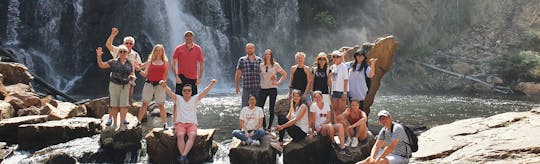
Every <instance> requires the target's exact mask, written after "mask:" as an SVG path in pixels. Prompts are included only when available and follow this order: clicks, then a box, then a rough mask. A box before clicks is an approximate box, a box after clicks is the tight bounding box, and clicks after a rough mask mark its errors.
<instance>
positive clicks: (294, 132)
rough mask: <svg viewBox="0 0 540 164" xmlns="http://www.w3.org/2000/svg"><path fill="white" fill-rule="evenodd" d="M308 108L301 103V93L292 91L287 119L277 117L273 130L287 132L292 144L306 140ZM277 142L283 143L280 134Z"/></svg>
mask: <svg viewBox="0 0 540 164" xmlns="http://www.w3.org/2000/svg"><path fill="white" fill-rule="evenodd" d="M307 110H308V107H307V106H306V104H304V103H302V91H300V90H297V89H295V90H293V91H292V101H291V108H290V109H289V113H288V114H287V117H285V116H284V115H278V124H279V125H278V126H276V128H275V130H277V131H281V130H287V133H289V136H291V137H292V139H293V140H292V141H293V142H298V141H301V140H303V139H304V138H306V135H307V133H308V129H309V123H308V114H307ZM279 142H281V143H282V142H283V136H282V135H281V134H280V136H279Z"/></svg>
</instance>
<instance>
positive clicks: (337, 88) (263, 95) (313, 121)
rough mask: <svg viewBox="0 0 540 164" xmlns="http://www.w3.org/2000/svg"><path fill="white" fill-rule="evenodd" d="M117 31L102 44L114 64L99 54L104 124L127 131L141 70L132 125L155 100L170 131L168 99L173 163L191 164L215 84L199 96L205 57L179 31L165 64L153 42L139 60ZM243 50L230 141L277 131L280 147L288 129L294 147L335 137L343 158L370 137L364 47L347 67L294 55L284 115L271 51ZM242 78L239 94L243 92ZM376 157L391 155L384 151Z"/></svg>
mask: <svg viewBox="0 0 540 164" xmlns="http://www.w3.org/2000/svg"><path fill="white" fill-rule="evenodd" d="M117 34H118V29H117V28H112V30H111V34H110V36H109V38H108V39H107V42H106V47H107V48H108V50H109V51H110V53H111V55H112V57H113V58H112V59H110V60H109V61H107V62H103V61H102V54H103V50H102V48H101V47H98V48H97V49H96V54H97V63H98V66H99V68H101V69H110V71H111V73H110V75H109V76H110V82H109V94H110V108H109V114H110V117H109V119H108V120H107V122H106V125H107V126H112V127H113V129H115V130H116V129H117V128H118V130H120V131H123V130H125V129H126V124H127V121H126V120H125V119H126V115H127V108H128V107H129V106H130V103H131V102H132V95H133V87H134V86H135V79H136V76H135V73H136V72H139V74H140V75H141V76H143V77H145V78H146V80H145V83H144V87H143V92H142V102H143V105H142V106H141V108H140V111H139V115H138V123H137V126H140V124H141V123H140V122H141V120H142V118H143V117H144V114H145V113H146V108H147V107H148V104H149V103H150V101H151V100H152V99H153V100H154V101H155V102H156V103H157V105H158V107H159V109H160V117H161V119H162V121H163V128H164V129H167V128H168V125H167V113H166V111H165V107H164V103H165V99H166V95H168V96H169V97H170V98H171V99H172V100H173V101H174V113H173V121H174V124H175V125H174V132H175V135H176V136H177V141H178V145H177V146H178V150H179V152H180V156H179V157H178V161H179V162H181V163H188V159H187V154H188V153H189V151H190V149H191V147H192V146H193V142H194V140H195V137H196V134H197V126H198V122H197V116H196V108H197V105H198V102H199V101H200V100H201V99H202V98H204V97H205V96H206V95H207V94H208V92H210V90H211V89H212V87H213V86H214V85H215V84H216V82H217V81H216V80H215V79H213V80H211V82H210V84H209V85H208V86H207V87H206V88H205V89H204V90H203V91H202V92H201V93H200V94H198V92H197V90H198V89H197V86H198V85H200V84H201V79H202V75H203V72H204V55H203V53H202V49H201V47H200V46H199V45H197V44H195V43H194V42H193V40H194V34H193V32H191V31H186V32H185V33H184V40H185V42H184V43H182V44H180V45H178V46H177V47H176V48H175V50H174V52H173V59H172V61H171V63H170V65H169V60H168V58H167V55H166V53H165V49H164V47H163V45H161V44H157V45H155V46H154V47H153V49H152V52H151V53H150V54H149V56H148V60H147V61H146V62H142V61H141V57H140V55H139V54H138V53H137V52H136V51H135V50H133V46H134V44H135V39H134V38H133V37H131V36H128V37H125V38H124V40H123V44H122V45H119V46H114V45H113V44H112V42H113V40H114V38H115V37H116V35H117ZM245 50H246V55H245V56H242V57H240V59H239V60H238V63H237V65H236V75H235V84H236V93H237V94H239V93H240V92H241V99H242V101H241V106H242V109H241V111H240V118H239V120H240V129H239V130H234V131H233V136H234V137H236V138H238V139H240V140H242V141H243V143H245V144H249V145H259V144H260V139H261V138H262V137H263V136H264V135H265V134H266V132H269V131H271V130H272V129H274V130H276V131H279V139H278V142H277V143H273V144H272V146H274V147H276V148H278V149H280V148H281V146H282V144H283V139H284V135H285V131H286V132H287V133H288V134H289V136H290V137H291V138H292V142H297V141H300V140H303V139H304V138H306V137H307V136H310V137H313V136H315V135H318V134H321V135H325V136H330V137H329V138H330V140H331V141H330V142H335V141H334V139H333V138H334V135H335V134H336V132H337V134H338V138H339V147H340V148H341V151H342V152H343V153H347V152H346V149H345V148H346V147H347V146H350V147H356V146H357V145H358V143H359V142H362V141H363V140H365V139H366V138H367V136H368V135H367V131H368V130H367V114H366V113H365V112H364V111H363V110H362V109H363V108H364V107H363V102H364V98H365V96H366V94H367V91H368V88H369V87H368V85H369V80H368V79H369V78H372V77H373V76H374V75H375V69H372V68H375V67H376V61H377V59H370V60H369V61H367V57H366V53H367V51H365V50H362V49H361V50H359V51H356V52H355V53H354V61H353V62H349V63H345V62H344V54H345V53H346V51H343V50H342V51H333V52H332V53H331V54H330V55H327V54H325V53H323V52H321V53H319V54H318V55H317V57H316V59H315V64H314V66H313V68H310V67H309V66H307V65H305V58H306V54H305V53H303V52H298V53H296V55H295V60H296V64H295V65H294V66H292V67H291V68H290V73H289V75H290V80H289V82H290V83H289V88H290V90H289V93H288V94H287V97H288V98H289V99H290V109H289V112H288V113H283V112H274V110H275V104H276V97H277V88H278V86H280V85H281V84H282V83H283V82H285V81H286V78H287V75H288V74H287V72H286V71H285V70H284V69H283V68H282V67H281V66H280V64H279V63H278V62H276V61H275V58H274V56H273V53H272V50H270V49H267V50H265V51H264V55H263V58H261V57H258V56H257V55H255V51H256V49H255V44H253V43H248V44H246V46H245ZM329 57H331V59H332V61H333V64H332V65H330V63H329V59H328V58H329ZM169 66H170V67H171V68H172V71H173V73H174V75H175V82H176V87H175V92H174V93H173V91H172V90H171V89H170V88H169V87H168V86H167V85H166V81H167V77H168V72H169ZM278 74H279V75H278ZM240 81H241V82H242V89H240ZM267 98H269V99H270V102H269V108H268V109H269V110H268V111H269V112H268V115H269V119H268V122H267V121H266V117H265V112H264V111H263V108H264V105H265V103H266V99H267ZM312 99H313V100H312ZM347 102H349V107H347ZM118 113H120V119H119V120H117V117H118ZM275 113H277V122H278V125H276V126H275V127H274V128H272V123H273V122H274V118H275V117H274V115H275ZM384 117H390V115H389V114H387V115H385V116H384ZM380 118H382V117H380ZM379 120H381V119H379ZM390 123H391V122H390ZM392 127H393V128H394V131H395V129H399V128H395V127H397V126H392ZM390 134H392V133H390ZM185 137H187V138H188V140H187V141H185V140H184V138H185ZM380 138H381V137H379V139H380ZM394 138H395V137H394V136H390V137H387V138H383V140H384V139H387V140H388V141H391V139H394ZM387 143H390V142H387ZM392 144H394V143H393V142H392ZM398 145H399V144H398ZM384 146H387V147H388V145H384V142H379V141H377V144H376V146H375V147H377V148H380V147H384ZM391 146H392V145H391ZM394 147H395V145H394ZM390 152H392V151H390ZM380 153H382V154H383V155H388V154H389V152H387V151H383V152H380ZM383 157H384V156H383ZM385 159H386V158H385ZM370 161H380V159H379V158H373V160H370ZM368 162H369V161H368Z"/></svg>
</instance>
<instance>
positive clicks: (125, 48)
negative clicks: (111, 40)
mask: <svg viewBox="0 0 540 164" xmlns="http://www.w3.org/2000/svg"><path fill="white" fill-rule="evenodd" d="M121 50H125V51H129V49H128V48H127V47H126V46H125V45H123V44H122V45H119V46H118V51H121ZM119 53H120V52H119Z"/></svg>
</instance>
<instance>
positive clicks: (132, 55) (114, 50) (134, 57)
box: [105, 27, 142, 105]
mask: <svg viewBox="0 0 540 164" xmlns="http://www.w3.org/2000/svg"><path fill="white" fill-rule="evenodd" d="M116 35H118V28H116V27H114V28H112V30H111V35H109V38H107V42H106V43H105V46H106V47H107V49H109V52H110V53H111V55H112V57H113V58H117V57H118V51H119V48H118V46H114V45H113V44H112V43H113V40H114V38H115V37H116ZM122 45H124V46H126V47H127V49H128V56H127V59H128V60H129V61H130V62H131V64H132V65H133V66H134V67H135V71H139V70H140V69H141V66H142V60H141V56H140V55H139V53H138V52H137V51H135V50H134V49H133V47H134V46H135V39H134V38H133V37H132V36H127V37H124V40H123V44H122ZM136 79H137V78H133V79H132V80H130V81H129V84H130V85H129V101H130V105H131V103H132V102H134V100H133V88H134V87H135V80H136Z"/></svg>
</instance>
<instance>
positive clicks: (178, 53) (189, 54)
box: [173, 43, 204, 79]
mask: <svg viewBox="0 0 540 164" xmlns="http://www.w3.org/2000/svg"><path fill="white" fill-rule="evenodd" d="M173 58H174V59H176V60H178V75H180V74H183V75H184V76H186V77H187V78H189V79H197V63H199V62H204V56H203V53H202V49H201V47H200V46H199V45H197V44H195V43H193V48H191V49H190V48H188V46H187V44H185V43H182V44H180V45H178V46H177V47H176V49H174V53H173ZM173 67H174V66H173Z"/></svg>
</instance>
